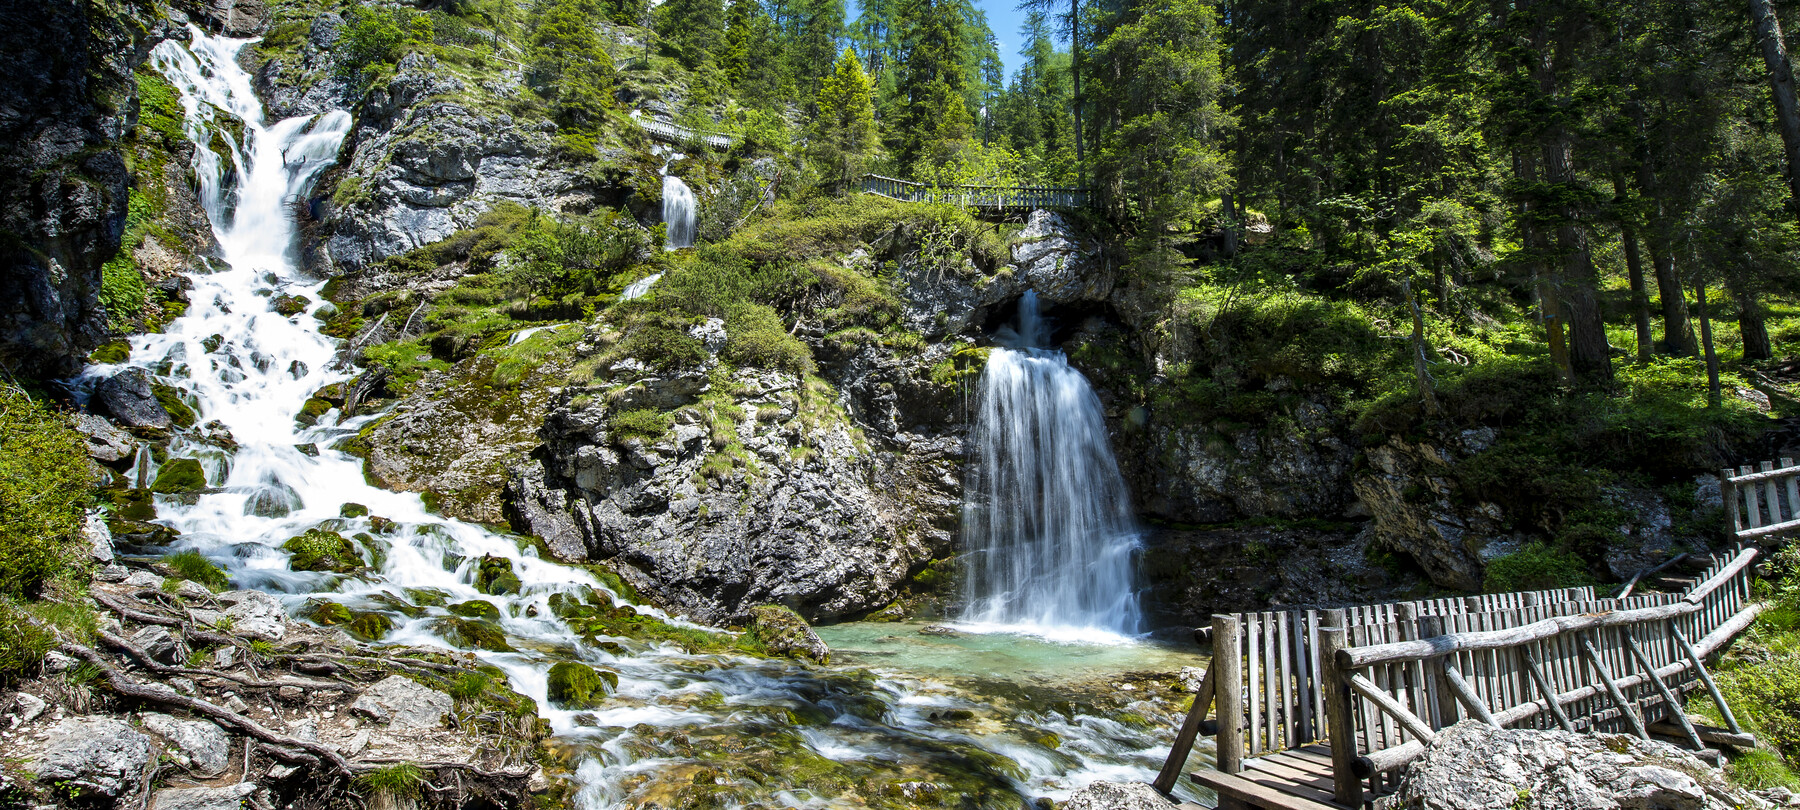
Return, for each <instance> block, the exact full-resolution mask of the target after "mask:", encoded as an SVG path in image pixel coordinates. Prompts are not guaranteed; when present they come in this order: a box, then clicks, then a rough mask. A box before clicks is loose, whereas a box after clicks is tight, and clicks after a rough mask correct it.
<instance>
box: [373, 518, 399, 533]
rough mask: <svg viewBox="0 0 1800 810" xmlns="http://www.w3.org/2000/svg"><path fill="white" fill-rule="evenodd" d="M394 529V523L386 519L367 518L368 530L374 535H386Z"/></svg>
mask: <svg viewBox="0 0 1800 810" xmlns="http://www.w3.org/2000/svg"><path fill="white" fill-rule="evenodd" d="M394 528H395V526H394V522H393V521H391V520H388V519H387V518H384V517H381V516H379V515H376V516H374V517H371V518H369V529H370V530H371V531H373V532H375V533H376V534H387V533H389V532H392V531H393V530H394Z"/></svg>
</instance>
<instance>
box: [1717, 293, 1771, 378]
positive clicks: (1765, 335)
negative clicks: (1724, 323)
mask: <svg viewBox="0 0 1800 810" xmlns="http://www.w3.org/2000/svg"><path fill="white" fill-rule="evenodd" d="M1726 286H1727V287H1728V288H1733V287H1736V286H1738V285H1734V284H1727V285H1726ZM1731 295H1732V298H1735V299H1737V307H1738V331H1739V332H1741V333H1742V334H1743V336H1744V359H1745V360H1770V359H1773V358H1774V357H1775V350H1774V348H1773V347H1772V346H1770V345H1769V325H1768V322H1767V318H1768V313H1767V312H1766V311H1765V310H1764V309H1763V305H1762V302H1761V301H1758V300H1756V294H1755V293H1751V292H1747V291H1744V290H1739V289H1732V290H1731Z"/></svg>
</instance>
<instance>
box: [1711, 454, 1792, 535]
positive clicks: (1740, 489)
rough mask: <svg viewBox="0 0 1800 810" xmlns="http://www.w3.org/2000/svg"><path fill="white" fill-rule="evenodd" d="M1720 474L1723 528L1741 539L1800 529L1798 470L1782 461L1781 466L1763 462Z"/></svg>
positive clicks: (1786, 460) (1789, 463)
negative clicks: (1757, 467) (1723, 516)
mask: <svg viewBox="0 0 1800 810" xmlns="http://www.w3.org/2000/svg"><path fill="white" fill-rule="evenodd" d="M1758 466H1760V467H1761V469H1760V470H1753V469H1751V468H1750V467H1749V466H1743V467H1739V468H1737V470H1736V471H1735V472H1734V471H1733V470H1731V469H1730V468H1726V469H1723V470H1720V471H1719V495H1720V496H1721V497H1722V498H1723V499H1724V501H1725V521H1726V522H1725V528H1726V530H1727V531H1729V532H1730V533H1731V534H1732V535H1734V536H1736V537H1737V538H1738V539H1740V540H1755V539H1758V538H1763V537H1768V536H1771V535H1778V534H1788V533H1792V532H1794V531H1796V530H1800V480H1797V479H1800V467H1796V466H1794V460H1793V459H1791V458H1784V459H1782V460H1781V461H1780V466H1776V463H1775V462H1770V461H1765V462H1762V463H1761V464H1760V465H1758Z"/></svg>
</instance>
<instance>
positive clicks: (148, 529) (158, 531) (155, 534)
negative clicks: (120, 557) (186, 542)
mask: <svg viewBox="0 0 1800 810" xmlns="http://www.w3.org/2000/svg"><path fill="white" fill-rule="evenodd" d="M107 528H108V529H110V530H112V533H113V537H114V538H115V539H117V540H119V541H121V542H123V543H125V544H128V545H134V546H166V545H168V544H170V543H173V542H175V539H176V538H178V537H180V536H181V532H178V531H175V530H174V529H171V528H169V527H167V526H164V525H162V524H160V523H149V522H147V521H137V520H111V521H108V522H107Z"/></svg>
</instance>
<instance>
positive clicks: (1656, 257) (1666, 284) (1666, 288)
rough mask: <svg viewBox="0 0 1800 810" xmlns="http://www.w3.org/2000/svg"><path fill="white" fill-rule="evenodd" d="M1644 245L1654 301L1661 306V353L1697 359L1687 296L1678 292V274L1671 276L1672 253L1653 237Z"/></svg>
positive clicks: (1673, 266)
mask: <svg viewBox="0 0 1800 810" xmlns="http://www.w3.org/2000/svg"><path fill="white" fill-rule="evenodd" d="M1644 241H1645V242H1646V243H1647V244H1649V246H1650V265H1651V266H1652V267H1654V268H1655V269H1656V298H1657V300H1658V301H1659V302H1661V303H1662V322H1663V351H1666V352H1668V353H1669V354H1672V355H1675V356H1676V357H1698V356H1700V347H1699V346H1698V344H1696V343H1695V341H1694V322H1693V320H1692V319H1691V318H1689V317H1688V303H1687V292H1686V291H1685V290H1683V289H1682V288H1681V274H1680V273H1677V272H1675V254H1674V251H1671V250H1670V249H1669V247H1668V246H1667V245H1665V244H1663V242H1662V240H1661V239H1658V238H1657V237H1655V236H1652V237H1650V238H1648V239H1645V240H1644Z"/></svg>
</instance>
